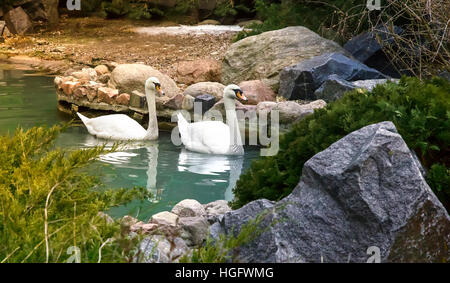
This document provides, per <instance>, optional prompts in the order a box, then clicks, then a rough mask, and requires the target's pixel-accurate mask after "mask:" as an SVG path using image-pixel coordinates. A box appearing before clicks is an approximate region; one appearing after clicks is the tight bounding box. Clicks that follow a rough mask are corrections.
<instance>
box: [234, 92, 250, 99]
mask: <svg viewBox="0 0 450 283" xmlns="http://www.w3.org/2000/svg"><path fill="white" fill-rule="evenodd" d="M236 96H237V98H239V99H240V100H243V101H247V100H248V99H247V97H245V95H244V93H243V92H242V91H239V90H238V91H237V92H236Z"/></svg>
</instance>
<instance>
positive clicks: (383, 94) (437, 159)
mask: <svg viewBox="0 0 450 283" xmlns="http://www.w3.org/2000/svg"><path fill="white" fill-rule="evenodd" d="M449 95H450V82H448V81H447V80H445V79H440V78H433V79H432V80H428V81H423V82H421V81H420V80H419V79H417V78H408V77H403V78H402V79H401V80H400V82H399V83H398V84H395V83H391V82H388V83H386V84H384V85H379V86H377V87H376V88H375V89H374V90H372V91H371V92H367V91H362V90H355V91H351V92H349V93H347V94H346V95H344V96H343V97H342V98H341V99H340V100H337V101H335V102H332V103H330V104H328V106H327V107H326V108H325V109H321V110H316V111H315V112H314V114H312V115H310V116H308V117H306V118H304V119H303V120H301V121H300V122H299V123H297V124H296V125H294V126H293V128H292V130H290V131H289V132H288V133H287V134H285V135H284V136H282V137H281V139H280V151H279V153H278V154H277V155H276V156H271V157H265V158H262V159H259V160H256V161H254V162H252V164H251V166H250V168H249V170H248V171H247V172H246V173H244V174H243V175H241V177H240V179H239V180H238V182H237V185H236V187H235V189H234V194H235V199H234V201H233V202H232V207H233V208H239V207H241V206H243V205H245V204H246V203H248V202H250V201H252V200H255V199H259V198H267V199H270V200H279V199H281V198H283V197H285V196H287V195H288V194H289V193H290V192H291V191H292V189H293V188H294V187H295V186H296V185H297V183H298V182H299V179H300V176H301V173H302V168H303V164H304V163H305V162H306V161H307V160H308V159H310V158H311V157H312V156H313V155H315V154H316V153H318V152H320V151H322V150H324V149H326V148H327V147H329V146H330V145H331V144H332V143H334V142H336V141H337V140H339V139H340V138H342V137H344V136H345V135H347V134H349V133H350V132H352V131H355V130H358V129H360V128H362V127H364V126H367V125H370V124H373V123H378V122H382V121H392V122H393V123H394V124H395V126H396V127H397V130H398V132H399V133H400V134H401V135H402V137H403V139H404V140H405V141H406V143H407V144H408V146H409V148H410V149H412V150H414V151H415V152H416V154H417V156H418V157H419V159H420V161H421V162H422V165H423V166H424V167H425V168H426V169H431V170H430V171H429V174H428V179H427V180H428V182H429V185H430V186H431V188H432V189H433V191H434V192H435V193H436V194H437V196H438V197H439V198H440V200H441V201H442V202H443V203H444V205H445V206H446V208H447V209H449V208H450V206H449V204H450V203H449V201H450V196H449V193H450V186H449V185H448V184H449V169H448V168H449V161H450V158H449V150H450V148H449V143H450V122H449V118H450V99H449ZM437 164H441V165H437Z"/></svg>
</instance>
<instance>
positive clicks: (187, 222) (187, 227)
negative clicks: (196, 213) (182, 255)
mask: <svg viewBox="0 0 450 283" xmlns="http://www.w3.org/2000/svg"><path fill="white" fill-rule="evenodd" d="M179 225H180V226H181V238H182V239H183V240H184V241H185V242H186V244H187V245H188V246H200V245H202V244H203V242H204V241H205V240H206V237H207V236H208V228H209V224H208V222H207V221H206V219H205V218H203V217H181V218H180V221H179Z"/></svg>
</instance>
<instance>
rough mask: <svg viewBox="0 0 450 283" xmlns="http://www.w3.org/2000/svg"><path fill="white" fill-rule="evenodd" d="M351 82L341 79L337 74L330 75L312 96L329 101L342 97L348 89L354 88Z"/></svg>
mask: <svg viewBox="0 0 450 283" xmlns="http://www.w3.org/2000/svg"><path fill="white" fill-rule="evenodd" d="M355 88H356V86H354V85H353V84H352V83H351V82H348V81H346V80H343V79H341V77H339V76H338V75H331V76H329V77H328V79H327V80H326V81H325V82H324V83H323V84H322V85H321V86H320V87H319V88H318V89H316V91H315V92H314V97H315V98H317V99H323V100H325V101H326V102H331V101H334V100H336V99H339V98H341V97H342V95H343V94H344V93H345V92H347V91H350V90H353V89H355Z"/></svg>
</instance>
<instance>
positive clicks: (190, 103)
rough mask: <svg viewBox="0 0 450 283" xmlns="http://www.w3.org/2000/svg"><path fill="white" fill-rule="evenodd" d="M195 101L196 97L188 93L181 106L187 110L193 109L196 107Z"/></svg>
mask: <svg viewBox="0 0 450 283" xmlns="http://www.w3.org/2000/svg"><path fill="white" fill-rule="evenodd" d="M194 101H195V98H194V97H192V96H190V95H189V94H188V95H185V96H184V98H183V102H182V103H181V108H182V109H184V110H187V111H191V110H192V109H194Z"/></svg>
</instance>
